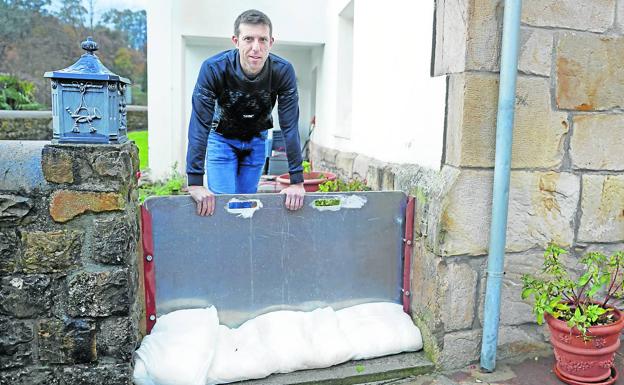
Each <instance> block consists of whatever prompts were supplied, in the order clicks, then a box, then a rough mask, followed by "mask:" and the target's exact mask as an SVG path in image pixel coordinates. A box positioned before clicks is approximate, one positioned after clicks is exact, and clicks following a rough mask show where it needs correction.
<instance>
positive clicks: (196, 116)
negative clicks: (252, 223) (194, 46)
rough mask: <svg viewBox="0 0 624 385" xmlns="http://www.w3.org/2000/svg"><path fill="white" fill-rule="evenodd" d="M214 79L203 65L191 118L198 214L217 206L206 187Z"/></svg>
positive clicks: (192, 185) (190, 173) (192, 186)
mask: <svg viewBox="0 0 624 385" xmlns="http://www.w3.org/2000/svg"><path fill="white" fill-rule="evenodd" d="M215 80H216V77H215V75H214V73H213V71H212V69H211V68H210V66H208V65H206V64H204V65H202V68H201V70H200V71H199V76H198V77H197V83H196V84H195V89H194V90H193V98H192V112H191V120H190V123H189V130H188V147H187V149H186V174H187V178H188V186H189V193H190V194H191V197H192V198H193V200H195V202H196V203H197V214H199V215H212V214H213V213H214V206H215V203H214V195H213V194H212V192H211V191H210V190H208V189H207V188H206V187H204V163H205V160H206V146H207V142H208V135H209V134H210V128H211V126H212V116H213V114H214V108H215V100H216V93H215V91H214V90H215Z"/></svg>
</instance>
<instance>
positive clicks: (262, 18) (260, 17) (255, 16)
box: [234, 9, 273, 37]
mask: <svg viewBox="0 0 624 385" xmlns="http://www.w3.org/2000/svg"><path fill="white" fill-rule="evenodd" d="M241 24H255V25H258V24H264V25H266V26H268V27H269V36H271V37H272V36H273V24H271V19H269V17H268V16H267V15H266V14H264V13H263V12H260V11H258V10H257V9H249V10H247V11H245V12H243V13H241V14H240V15H238V17H237V18H236V21H234V35H235V36H238V34H240V25H241Z"/></svg>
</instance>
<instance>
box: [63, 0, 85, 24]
mask: <svg viewBox="0 0 624 385" xmlns="http://www.w3.org/2000/svg"><path fill="white" fill-rule="evenodd" d="M87 13H88V12H87V9H86V8H85V7H83V6H82V1H81V0H62V5H61V9H59V11H58V12H57V13H56V16H57V17H58V18H59V20H61V21H62V22H64V23H67V24H69V25H71V26H74V27H82V26H84V25H85V21H86V16H87Z"/></svg>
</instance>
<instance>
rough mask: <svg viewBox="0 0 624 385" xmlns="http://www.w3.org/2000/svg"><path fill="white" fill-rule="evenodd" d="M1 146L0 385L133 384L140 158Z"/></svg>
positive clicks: (125, 148) (97, 149)
mask: <svg viewBox="0 0 624 385" xmlns="http://www.w3.org/2000/svg"><path fill="white" fill-rule="evenodd" d="M48 143H49V142H17V141H3V142H0V174H1V175H4V178H3V179H0V384H2V385H9V384H10V385H26V384H46V385H51V384H59V385H73V384H75V385H85V384H93V385H99V384H131V383H132V381H131V378H132V371H131V355H132V352H133V351H134V349H135V347H136V345H137V343H138V338H139V319H138V318H139V315H140V314H141V311H140V306H139V303H138V298H139V296H138V295H137V294H138V292H137V286H138V269H137V247H138V240H139V215H138V200H137V193H136V191H135V190H136V184H137V182H136V172H137V171H138V153H137V149H136V147H135V146H134V145H133V144H131V143H126V144H123V145H97V146H94V145H50V144H48Z"/></svg>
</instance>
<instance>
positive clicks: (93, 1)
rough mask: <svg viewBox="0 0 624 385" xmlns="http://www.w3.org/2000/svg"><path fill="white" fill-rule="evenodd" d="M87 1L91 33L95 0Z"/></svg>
mask: <svg viewBox="0 0 624 385" xmlns="http://www.w3.org/2000/svg"><path fill="white" fill-rule="evenodd" d="M88 1H89V29H90V30H91V33H93V16H95V7H94V5H95V3H96V1H95V0H88Z"/></svg>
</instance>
